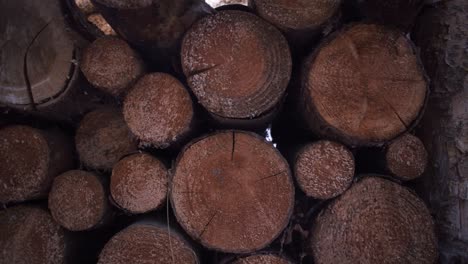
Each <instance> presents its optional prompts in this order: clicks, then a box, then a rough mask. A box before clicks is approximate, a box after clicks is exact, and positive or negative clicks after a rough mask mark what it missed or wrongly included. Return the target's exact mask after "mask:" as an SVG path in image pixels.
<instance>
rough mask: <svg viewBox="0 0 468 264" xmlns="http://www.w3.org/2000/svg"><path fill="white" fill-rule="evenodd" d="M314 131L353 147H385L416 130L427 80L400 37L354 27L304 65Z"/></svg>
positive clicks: (308, 110) (307, 106)
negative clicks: (408, 131) (410, 129)
mask: <svg viewBox="0 0 468 264" xmlns="http://www.w3.org/2000/svg"><path fill="white" fill-rule="evenodd" d="M304 68H305V71H304V74H305V76H304V78H303V92H304V94H303V99H302V100H304V103H305V109H306V110H305V111H306V113H305V119H306V121H307V122H308V123H309V126H310V127H312V128H315V130H318V131H317V132H319V133H321V134H323V135H325V134H329V133H330V132H331V133H332V134H333V135H334V136H335V137H337V138H339V139H340V141H344V142H346V143H348V144H350V145H380V144H382V143H383V142H385V141H388V140H391V139H393V138H395V137H396V136H397V135H399V134H401V133H402V132H404V131H406V130H407V129H408V128H409V127H412V126H413V125H414V123H415V121H416V120H417V119H418V118H419V116H420V114H421V112H422V109H423V108H424V104H425V101H426V96H427V80H426V78H425V74H424V72H423V69H422V67H421V65H420V63H419V61H418V58H417V56H416V54H415V52H414V50H413V48H412V44H411V42H410V41H409V40H408V39H407V38H406V37H405V36H404V35H402V34H401V33H400V32H398V31H394V30H391V29H387V28H385V27H382V26H377V25H372V24H355V25H353V26H350V27H348V28H346V29H345V30H343V31H341V32H338V33H336V34H335V36H334V37H333V38H331V39H329V40H328V41H327V42H325V43H324V44H323V45H322V46H321V48H320V49H319V50H318V51H317V52H316V53H315V54H314V55H313V56H312V57H311V58H310V59H309V61H308V63H306V64H305V67H304Z"/></svg>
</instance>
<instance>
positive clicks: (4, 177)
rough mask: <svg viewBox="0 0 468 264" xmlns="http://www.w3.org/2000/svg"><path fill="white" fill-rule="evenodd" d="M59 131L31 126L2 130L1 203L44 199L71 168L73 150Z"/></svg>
mask: <svg viewBox="0 0 468 264" xmlns="http://www.w3.org/2000/svg"><path fill="white" fill-rule="evenodd" d="M69 145H70V144H68V142H67V140H66V138H65V136H64V135H63V134H61V133H59V132H57V131H43V130H39V129H35V128H32V127H28V126H20V125H14V126H8V127H5V128H2V129H1V130H0V168H1V169H0V203H3V204H5V203H10V202H22V201H27V200H32V199H38V198H42V197H43V196H45V195H46V194H47V192H48V190H49V188H50V185H51V184H52V180H53V178H54V177H55V176H56V175H57V174H59V173H61V172H63V171H64V170H67V169H69V167H71V166H72V160H71V159H72V157H71V150H70V148H71V146H69Z"/></svg>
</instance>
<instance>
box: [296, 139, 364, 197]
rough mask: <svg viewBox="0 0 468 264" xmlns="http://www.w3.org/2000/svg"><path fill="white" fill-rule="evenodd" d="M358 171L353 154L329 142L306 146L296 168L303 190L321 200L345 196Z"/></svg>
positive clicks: (299, 183) (298, 180)
mask: <svg viewBox="0 0 468 264" xmlns="http://www.w3.org/2000/svg"><path fill="white" fill-rule="evenodd" d="M354 169H355V164H354V157H353V154H352V153H351V151H349V150H348V149H347V148H346V147H345V146H343V145H341V144H339V143H335V142H331V141H325V140H324V141H318V142H315V143H312V144H309V145H307V146H305V147H304V148H303V149H302V150H301V151H300V152H299V153H298V154H297V157H296V163H295V165H294V171H295V176H296V180H297V183H298V185H299V187H300V188H301V189H302V191H304V193H305V194H306V195H307V196H311V197H314V198H317V199H331V198H333V197H336V196H338V195H340V194H341V193H343V192H344V191H345V190H346V189H347V188H348V187H349V186H350V185H351V182H352V181H353V177H354Z"/></svg>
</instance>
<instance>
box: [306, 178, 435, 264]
mask: <svg viewBox="0 0 468 264" xmlns="http://www.w3.org/2000/svg"><path fill="white" fill-rule="evenodd" d="M310 237H311V245H310V247H311V250H312V253H313V256H314V259H315V262H314V263H317V264H321V263H435V262H436V260H437V245H436V237H435V234H434V226H433V222H432V218H431V215H430V213H429V210H428V209H427V208H426V206H425V204H424V202H423V201H422V200H420V199H419V198H418V197H417V196H416V195H415V194H413V192H411V191H410V190H408V189H406V188H405V187H402V186H400V185H398V184H397V183H394V182H392V181H389V180H385V179H383V178H379V177H376V176H375V175H369V176H366V177H365V178H363V179H361V180H360V181H359V182H357V183H355V184H354V185H353V186H352V187H351V188H350V189H349V190H348V191H346V192H345V193H344V194H343V195H341V196H340V197H338V198H337V199H336V200H335V201H333V203H332V204H330V205H329V206H328V207H327V208H326V209H324V210H323V211H322V212H321V213H320V215H319V216H318V218H317V219H316V221H315V224H314V227H313V229H312V232H311V236H310Z"/></svg>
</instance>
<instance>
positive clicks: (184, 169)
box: [170, 131, 294, 253]
mask: <svg viewBox="0 0 468 264" xmlns="http://www.w3.org/2000/svg"><path fill="white" fill-rule="evenodd" d="M170 197H171V202H172V207H173V209H174V213H175V215H176V217H177V220H178V222H179V223H180V224H181V226H182V227H183V228H184V229H185V231H187V233H188V234H189V235H190V236H192V238H194V239H195V240H197V241H199V242H200V243H201V244H203V245H204V246H205V247H207V248H210V249H215V250H219V251H223V252H231V253H246V252H253V251H256V250H259V249H261V248H264V247H266V246H267V245H269V244H270V243H271V242H272V241H273V240H274V239H275V238H276V237H277V236H278V235H279V234H280V233H281V231H282V230H283V229H284V228H285V226H286V225H287V223H288V221H289V218H290V216H291V213H292V209H293V203H294V186H293V183H292V178H291V173H290V170H289V166H288V164H287V162H286V161H285V160H284V158H283V157H282V156H281V154H280V153H279V152H278V151H277V150H276V149H275V148H274V147H273V146H272V145H271V144H270V143H268V142H266V141H265V140H264V139H263V138H261V137H260V136H258V135H256V134H253V133H249V132H242V131H224V132H218V133H215V134H212V135H208V136H206V137H204V138H201V139H198V140H195V141H194V142H192V143H191V144H189V145H188V146H187V147H186V148H185V149H184V150H183V151H182V152H181V154H180V156H179V157H178V160H177V163H176V167H175V172H174V175H173V179H172V188H171V196H170Z"/></svg>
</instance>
